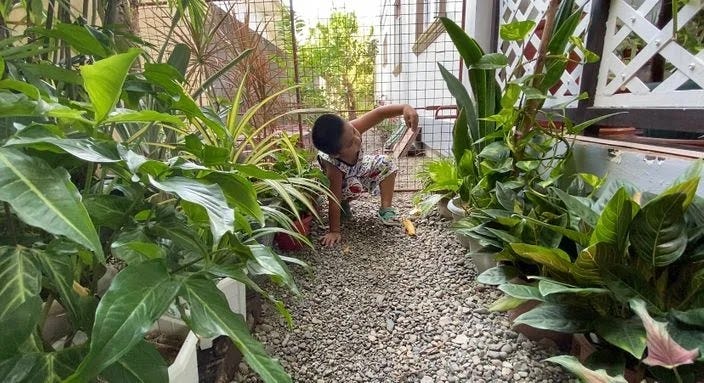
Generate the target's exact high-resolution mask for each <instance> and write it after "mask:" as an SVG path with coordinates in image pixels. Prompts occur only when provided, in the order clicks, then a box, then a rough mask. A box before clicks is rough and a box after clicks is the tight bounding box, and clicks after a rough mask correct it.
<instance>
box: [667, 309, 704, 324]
mask: <svg viewBox="0 0 704 383" xmlns="http://www.w3.org/2000/svg"><path fill="white" fill-rule="evenodd" d="M672 315H673V316H674V317H675V318H677V320H678V321H680V322H682V323H686V324H688V325H692V326H697V327H702V328H704V308H696V309H692V310H687V311H678V310H672Z"/></svg>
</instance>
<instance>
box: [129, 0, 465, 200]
mask: <svg viewBox="0 0 704 383" xmlns="http://www.w3.org/2000/svg"><path fill="white" fill-rule="evenodd" d="M305 1H307V0H288V1H287V2H285V3H282V2H281V1H275V0H234V1H212V2H209V3H208V9H207V14H206V25H207V26H206V28H205V31H203V33H200V34H194V32H195V29H194V27H193V26H192V25H189V22H188V20H182V21H181V22H179V23H178V25H176V27H175V28H173V32H171V33H172V37H173V40H174V41H175V42H178V43H180V44H184V45H185V46H188V47H189V48H190V51H191V58H190V62H189V69H188V75H187V77H188V78H187V80H188V82H189V83H190V84H192V85H195V84H199V83H201V82H202V81H203V80H204V79H205V78H207V77H208V76H210V75H212V74H213V73H215V71H217V70H218V69H219V68H220V67H222V65H224V63H226V62H228V61H229V60H231V59H232V58H234V57H237V55H239V54H240V53H242V52H243V51H245V50H246V49H252V51H251V53H250V54H249V56H248V57H247V58H246V59H245V60H243V61H242V62H241V63H240V64H239V65H237V66H235V67H234V68H233V69H232V70H231V71H230V73H228V74H227V75H226V76H225V77H224V78H223V79H222V80H221V81H219V83H218V84H217V87H216V89H217V91H216V93H217V94H216V96H219V97H222V99H223V100H226V99H228V98H231V97H232V96H233V94H234V92H235V91H236V90H237V89H238V87H239V85H240V83H241V81H245V88H244V89H245V90H246V99H245V104H246V105H245V107H246V106H251V105H254V104H255V103H257V102H259V101H261V100H263V99H265V98H266V97H267V96H269V95H272V94H274V93H276V92H280V91H283V94H282V95H281V96H279V97H278V98H277V99H276V100H274V101H272V102H268V103H267V104H266V106H265V107H264V108H263V109H262V110H261V111H260V112H259V113H258V117H257V118H258V121H255V123H256V122H261V121H265V120H268V118H271V117H273V116H276V115H280V114H283V113H286V112H290V111H292V110H296V109H302V108H330V109H333V110H336V111H338V112H339V113H340V114H341V115H342V116H343V117H345V118H350V119H353V118H355V117H357V116H360V115H362V114H364V113H365V112H367V111H369V110H371V109H373V108H374V107H376V106H378V105H383V104H389V103H408V104H411V105H412V106H414V107H415V108H417V110H418V113H419V116H420V119H419V120H420V123H419V125H420V127H421V134H420V135H419V136H418V138H417V140H416V141H415V142H414V143H412V145H411V146H410V148H409V150H408V151H407V152H406V153H404V154H403V155H402V156H401V157H400V158H399V159H398V164H399V174H398V176H397V183H396V187H397V189H398V190H417V189H419V187H420V186H421V185H420V184H419V182H418V180H417V179H416V173H417V171H418V170H419V169H420V167H421V166H422V164H423V162H425V161H427V160H428V159H430V158H432V157H435V156H439V155H448V154H449V153H450V152H449V148H450V147H451V142H450V140H451V137H452V135H451V134H450V132H451V129H452V117H453V116H454V114H456V111H455V110H454V104H455V103H454V100H453V99H452V98H451V97H450V94H449V92H448V91H447V90H446V87H445V83H444V81H443V80H442V78H441V76H440V73H439V70H438V66H437V64H438V63H441V64H443V65H444V66H445V67H446V68H447V69H448V70H450V71H451V72H453V73H454V74H455V75H456V76H459V77H461V76H462V74H461V73H460V70H459V68H460V61H459V55H458V54H457V53H456V51H455V48H454V46H453V45H452V42H451V41H450V40H449V38H448V37H447V34H443V33H441V31H442V28H441V25H440V23H439V21H438V20H437V19H436V16H447V17H449V18H452V19H453V20H455V21H457V22H458V23H460V22H462V20H463V17H464V13H463V9H464V8H465V4H464V0H439V1H438V0H426V1H414V2H401V1H398V0H380V2H379V3H378V6H377V11H376V12H374V14H373V15H372V16H371V17H367V18H366V19H361V18H360V17H357V16H356V15H354V14H353V13H352V12H351V11H350V10H349V9H345V8H338V9H334V10H332V11H330V10H320V11H319V12H318V14H317V15H312V14H311V11H310V6H307V7H308V9H307V10H306V12H305V15H303V12H298V11H297V9H299V8H300V7H302V6H304V5H305V3H304V2H305ZM291 10H293V12H291ZM137 14H138V17H139V30H140V37H141V38H143V39H144V40H146V41H147V42H149V43H152V44H154V46H155V47H156V48H154V50H153V51H152V52H151V54H152V55H153V56H155V57H156V56H157V55H158V54H159V52H158V51H157V49H158V47H160V46H161V45H162V44H163V41H165V39H166V36H167V35H168V34H169V30H170V27H171V25H170V24H171V15H170V10H169V6H168V5H167V3H166V2H142V3H141V4H140V6H139V9H138V12H137ZM174 47H175V44H171V45H170V46H169V47H168V49H166V51H165V53H164V54H165V55H169V54H170V52H171V51H172V50H173V49H174ZM166 57H168V56H166ZM245 75H246V79H245V80H243V78H245ZM296 84H297V85H299V87H298V88H296V89H292V90H288V91H284V90H285V89H286V88H287V87H289V86H292V85H296ZM211 99H212V98H211ZM317 115H318V114H316V113H310V112H306V113H299V114H292V115H290V116H288V117H286V118H282V119H281V120H280V121H279V122H278V124H277V125H276V127H275V128H276V129H285V130H288V131H290V132H292V133H301V137H302V140H301V141H302V143H303V144H305V145H306V146H308V147H310V146H311V143H310V139H309V130H310V127H311V125H312V123H313V121H314V120H315V118H316V117H317ZM401 123H402V119H400V118H397V119H391V120H388V121H384V122H383V123H381V124H379V125H378V126H377V127H375V128H374V129H372V130H371V131H369V132H368V133H366V134H365V135H364V137H363V142H364V150H365V152H366V153H382V152H386V153H392V149H393V147H392V143H391V142H390V140H389V138H390V137H392V136H393V133H394V131H395V130H396V129H397V128H398V125H399V124H401Z"/></svg>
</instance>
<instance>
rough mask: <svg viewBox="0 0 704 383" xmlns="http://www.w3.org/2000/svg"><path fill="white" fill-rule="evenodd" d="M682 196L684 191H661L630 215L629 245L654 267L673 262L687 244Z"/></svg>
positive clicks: (683, 198) (683, 199) (684, 197)
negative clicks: (666, 192) (661, 192)
mask: <svg viewBox="0 0 704 383" xmlns="http://www.w3.org/2000/svg"><path fill="white" fill-rule="evenodd" d="M685 199H686V195H685V194H683V193H676V194H667V195H661V196H659V197H658V198H656V199H654V200H652V201H650V202H649V203H648V204H646V205H645V206H643V208H642V209H641V210H640V211H639V212H638V214H637V215H636V216H635V218H633V222H632V223H631V229H630V239H631V247H632V249H633V251H634V252H635V254H636V255H637V256H639V257H641V258H642V259H643V260H645V261H646V262H648V264H650V265H651V266H653V267H662V266H667V265H669V264H671V263H673V262H675V261H676V260H677V259H679V257H680V256H681V255H682V254H683V253H684V250H685V248H686V247H687V232H686V225H685V221H684V217H683V214H684V212H683V210H682V204H683V203H684V201H685Z"/></svg>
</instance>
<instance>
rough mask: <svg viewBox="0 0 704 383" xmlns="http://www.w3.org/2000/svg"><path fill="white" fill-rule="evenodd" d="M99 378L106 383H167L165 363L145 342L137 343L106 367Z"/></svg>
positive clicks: (150, 345)
mask: <svg viewBox="0 0 704 383" xmlns="http://www.w3.org/2000/svg"><path fill="white" fill-rule="evenodd" d="M100 376H101V377H103V378H105V379H107V381H108V382H120V383H152V382H154V383H158V382H164V383H167V382H168V381H169V372H168V366H167V365H166V361H164V358H162V357H161V354H159V351H157V350H156V349H155V348H154V346H153V345H152V344H150V343H147V342H145V341H142V342H139V343H137V345H136V346H135V347H133V348H132V349H131V350H130V351H129V352H128V353H127V354H125V355H124V356H123V357H122V358H120V360H118V361H117V362H115V363H113V364H112V365H110V366H108V367H107V368H106V369H105V370H103V372H102V373H100Z"/></svg>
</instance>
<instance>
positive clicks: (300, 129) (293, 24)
mask: <svg viewBox="0 0 704 383" xmlns="http://www.w3.org/2000/svg"><path fill="white" fill-rule="evenodd" d="M288 3H289V8H290V9H289V19H290V22H291V51H292V52H293V80H294V81H295V82H296V85H300V79H299V73H298V47H297V45H296V20H295V19H294V15H293V13H294V10H293V0H289V2H288ZM296 107H297V108H299V109H300V108H301V88H300V87H296ZM298 137H300V139H299V140H298V145H299V146H301V147H303V118H302V117H301V114H300V113H298Z"/></svg>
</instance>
